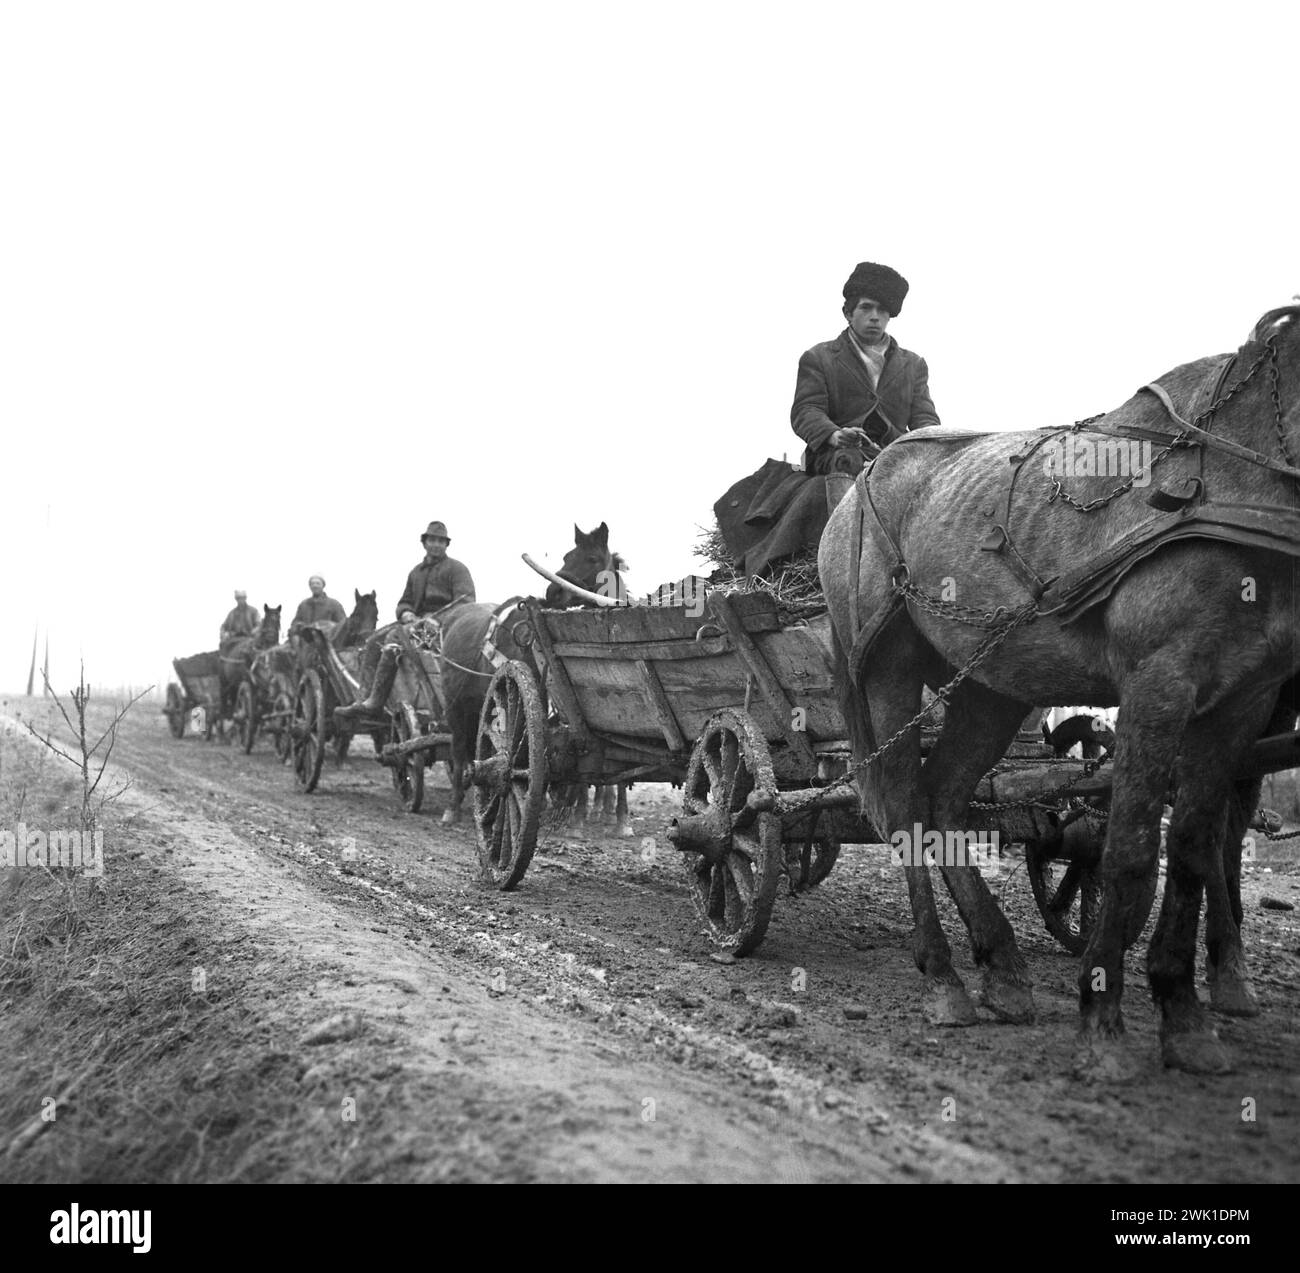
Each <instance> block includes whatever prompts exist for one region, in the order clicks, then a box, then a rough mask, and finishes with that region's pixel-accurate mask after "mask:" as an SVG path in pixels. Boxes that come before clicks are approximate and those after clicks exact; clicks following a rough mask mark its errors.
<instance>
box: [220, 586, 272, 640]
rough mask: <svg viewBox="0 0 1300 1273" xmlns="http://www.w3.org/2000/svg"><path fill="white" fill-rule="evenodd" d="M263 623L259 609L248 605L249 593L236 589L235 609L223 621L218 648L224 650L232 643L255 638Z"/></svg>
mask: <svg viewBox="0 0 1300 1273" xmlns="http://www.w3.org/2000/svg"><path fill="white" fill-rule="evenodd" d="M261 622H262V617H261V615H259V614H258V613H257V607H256V606H250V605H249V604H248V593H246V592H245V591H244V590H243V589H242V588H236V589H235V608H234V609H233V610H232V611H231V612H230V613H229V614H228V615H226V617H225V619H224V620H223V621H222V624H221V638H220V640H219V641H218V642H217V648H218V649H221V650H224V649H225V648H226V644H227V643H228V642H230V641H238V640H239V639H240V638H241V637H250V636H253V635H254V633H256V632H257V629H258V628H259V627H260V626H261Z"/></svg>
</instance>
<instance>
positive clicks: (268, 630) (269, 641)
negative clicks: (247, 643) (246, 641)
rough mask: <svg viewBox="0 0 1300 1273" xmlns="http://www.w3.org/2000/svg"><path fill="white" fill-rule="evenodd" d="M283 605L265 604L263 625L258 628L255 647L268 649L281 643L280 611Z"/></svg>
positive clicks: (256, 648) (254, 642)
mask: <svg viewBox="0 0 1300 1273" xmlns="http://www.w3.org/2000/svg"><path fill="white" fill-rule="evenodd" d="M283 608H284V607H283V606H263V607H262V625H261V627H259V628H258V629H257V637H256V639H255V640H254V641H253V649H255V650H266V649H269V648H270V647H271V646H273V645H279V644H280V611H281V610H282V609H283Z"/></svg>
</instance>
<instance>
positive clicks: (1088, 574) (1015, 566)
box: [849, 307, 1300, 676]
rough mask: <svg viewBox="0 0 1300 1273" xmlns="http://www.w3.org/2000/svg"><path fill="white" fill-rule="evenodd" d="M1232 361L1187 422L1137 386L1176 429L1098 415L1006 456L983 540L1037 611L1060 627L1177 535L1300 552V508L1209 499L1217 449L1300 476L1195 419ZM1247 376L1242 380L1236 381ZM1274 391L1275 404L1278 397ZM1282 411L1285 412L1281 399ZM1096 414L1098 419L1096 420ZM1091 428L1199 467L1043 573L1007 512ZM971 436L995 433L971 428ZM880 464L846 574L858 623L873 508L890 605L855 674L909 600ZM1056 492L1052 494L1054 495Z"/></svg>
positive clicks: (860, 488)
mask: <svg viewBox="0 0 1300 1273" xmlns="http://www.w3.org/2000/svg"><path fill="white" fill-rule="evenodd" d="M1280 313H1286V314H1290V315H1292V316H1294V315H1296V314H1300V307H1287V309H1286V310H1283V311H1276V310H1275V311H1272V312H1271V313H1270V314H1268V315H1265V317H1264V318H1263V319H1261V320H1260V323H1259V325H1258V326H1257V328H1256V330H1257V332H1258V331H1259V330H1260V329H1261V328H1262V327H1263V326H1264V325H1265V324H1266V323H1267V322H1269V321H1270V320H1272V319H1274V318H1276V317H1277V315H1278V314H1280ZM1272 354H1273V350H1272V349H1271V348H1270V350H1269V351H1268V354H1266V355H1265V356H1271V355H1272ZM1236 363H1237V355H1235V354H1234V355H1230V356H1225V357H1224V359H1223V360H1222V362H1221V363H1220V364H1219V365H1218V366H1216V367H1215V368H1212V369H1211V371H1210V374H1209V375H1208V376H1206V377H1205V379H1204V380H1203V381H1202V383H1201V384H1200V385H1199V386H1198V387H1197V389H1196V390H1195V392H1194V393H1193V395H1192V398H1191V402H1190V403H1189V404H1188V407H1187V413H1188V416H1190V417H1191V418H1190V419H1189V418H1187V417H1185V416H1183V415H1181V414H1180V413H1179V411H1178V410H1177V408H1176V407H1175V405H1174V402H1173V400H1172V399H1171V398H1170V396H1169V393H1168V392H1167V390H1166V389H1165V388H1164V386H1162V385H1160V384H1156V383H1152V384H1147V385H1143V386H1142V388H1141V389H1140V390H1139V392H1140V393H1141V392H1147V393H1150V394H1151V395H1152V396H1153V397H1155V399H1156V400H1157V401H1158V402H1159V403H1160V404H1161V406H1162V407H1163V408H1164V410H1165V412H1166V414H1167V415H1168V417H1169V418H1170V420H1171V421H1172V422H1173V424H1174V426H1175V430H1176V431H1175V432H1173V433H1170V432H1166V431H1164V430H1160V429H1153V428H1146V427H1142V426H1139V425H1130V424H1114V423H1101V424H1097V423H1094V422H1093V421H1082V422H1081V423H1080V424H1077V425H1074V426H1071V427H1070V428H1067V429H1048V430H1044V432H1043V434H1042V436H1041V437H1039V438H1037V439H1035V440H1034V441H1033V443H1032V444H1031V445H1030V446H1029V448H1028V449H1027V450H1026V451H1024V452H1023V453H1021V454H1017V455H1013V456H1011V457H1009V459H1010V466H1009V470H1008V473H1007V476H1006V479H1005V484H1004V488H1003V489H1004V492H1005V494H1004V495H1003V494H1001V493H1000V494H999V496H998V498H997V499H996V500H995V501H994V502H993V503H991V504H988V505H986V506H985V508H984V512H985V515H986V516H994V515H996V513H997V512H998V511H999V509H1000V511H1001V518H1000V519H999V520H997V521H995V522H994V523H993V526H992V528H991V530H990V531H989V533H988V535H987V536H986V537H985V539H984V541H983V542H982V544H981V545H980V546H981V548H982V549H983V550H984V551H986V552H992V553H998V554H1000V555H1001V556H1002V557H1003V559H1004V560H1005V561H1006V563H1007V565H1008V567H1009V568H1010V569H1011V570H1012V572H1013V573H1014V574H1015V575H1016V577H1017V578H1018V579H1019V580H1020V582H1021V583H1022V584H1023V585H1024V586H1025V588H1026V589H1027V591H1028V593H1029V595H1030V597H1031V599H1032V600H1033V602H1034V603H1036V604H1037V606H1038V607H1039V608H1038V611H1037V613H1038V614H1039V615H1054V616H1056V617H1058V618H1059V619H1060V621H1061V622H1062V623H1071V622H1074V621H1075V620H1077V619H1079V618H1080V617H1081V616H1082V615H1084V614H1085V613H1087V612H1088V611H1089V610H1091V609H1092V608H1093V607H1095V606H1096V605H1098V604H1100V603H1101V602H1103V601H1105V600H1106V599H1107V598H1108V597H1109V596H1110V595H1111V593H1112V592H1113V591H1114V589H1115V587H1116V585H1117V584H1118V583H1119V582H1120V581H1121V580H1122V579H1123V578H1124V576H1125V575H1127V574H1128V572H1129V571H1130V570H1131V569H1132V568H1133V567H1134V566H1135V565H1136V564H1137V563H1138V562H1140V561H1142V560H1143V559H1144V558H1146V557H1149V556H1150V555H1151V554H1152V553H1154V552H1156V551H1158V550H1159V549H1160V548H1162V547H1164V546H1165V545H1166V544H1170V543H1174V542H1176V541H1178V540H1184V539H1202V540H1212V541H1217V542H1221V543H1229V544H1237V545H1241V546H1243V547H1249V548H1260V549H1266V550H1268V551H1271V552H1278V553H1282V554H1284V555H1286V556H1290V557H1296V558H1300V507H1293V506H1290V505H1281V504H1248V503H1240V502H1227V501H1214V500H1211V499H1210V498H1209V496H1208V493H1207V490H1206V483H1205V454H1206V451H1207V450H1216V451H1219V452H1221V453H1223V454H1225V455H1229V456H1232V457H1234V458H1236V459H1241V460H1245V461H1247V462H1249V463H1251V464H1254V465H1257V466H1258V467H1261V468H1264V469H1267V470H1268V471H1269V472H1273V473H1278V474H1280V475H1282V476H1284V477H1288V478H1290V479H1292V480H1293V481H1297V482H1300V468H1297V467H1295V466H1293V465H1291V464H1289V463H1284V462H1282V461H1280V460H1275V459H1273V458H1271V457H1270V456H1267V455H1264V454H1262V453H1261V452H1258V451H1255V450H1252V449H1251V448H1249V447H1246V446H1242V445H1241V444H1240V443H1237V442H1233V441H1232V440H1231V439H1229V438H1224V437H1221V436H1219V435H1217V434H1214V433H1211V432H1210V431H1209V430H1208V429H1204V428H1202V427H1200V425H1199V424H1197V423H1194V421H1198V420H1202V419H1206V418H1207V417H1210V416H1212V415H1213V414H1214V412H1215V411H1216V410H1217V409H1218V407H1219V406H1220V405H1221V394H1222V392H1223V388H1224V385H1225V384H1226V383H1227V380H1228V377H1229V375H1230V373H1231V371H1232V369H1233V367H1234V366H1235V365H1236ZM1251 374H1253V370H1252V372H1251V373H1248V375H1247V377H1245V379H1249V377H1250V375H1251ZM1243 382H1244V381H1243ZM1243 382H1239V385H1240V384H1241V383H1243ZM1229 396H1230V395H1229ZM1274 397H1275V402H1276V394H1275V395H1274ZM1278 410H1279V411H1280V405H1279V406H1278ZM1095 419H1099V417H1094V420H1095ZM1085 428H1086V430H1087V431H1088V432H1090V433H1094V434H1100V435H1102V436H1108V437H1115V438H1121V439H1125V440H1137V441H1145V442H1151V443H1154V444H1158V445H1161V446H1166V447H1179V448H1187V449H1194V450H1195V451H1196V453H1197V456H1198V466H1197V468H1198V472H1197V474H1196V475H1195V476H1190V477H1185V478H1182V479H1180V480H1178V481H1177V482H1175V483H1174V484H1172V485H1169V486H1161V487H1157V488H1156V489H1154V490H1153V491H1152V492H1151V493H1150V494H1149V495H1148V497H1147V503H1148V504H1149V505H1151V507H1152V508H1153V509H1154V510H1155V512H1154V514H1153V516H1151V517H1150V518H1148V519H1146V520H1145V521H1143V522H1141V523H1140V524H1139V525H1137V526H1134V527H1133V528H1132V529H1131V530H1129V531H1127V532H1126V533H1125V534H1123V535H1122V536H1120V537H1119V538H1118V539H1117V540H1115V541H1114V542H1113V543H1111V544H1109V545H1108V546H1107V547H1106V548H1105V549H1103V550H1102V551H1101V552H1100V553H1098V554H1096V555H1095V556H1094V557H1092V558H1091V559H1090V560H1089V561H1087V562H1085V563H1084V564H1083V565H1081V566H1079V567H1076V568H1075V569H1073V570H1070V571H1068V572H1066V573H1065V574H1063V575H1060V576H1053V577H1051V578H1048V579H1044V578H1042V577H1041V576H1040V575H1039V573H1038V572H1037V571H1036V570H1035V569H1034V568H1033V566H1032V565H1031V564H1030V562H1029V561H1028V560H1027V559H1026V557H1025V556H1024V555H1023V554H1022V553H1021V552H1020V551H1019V549H1018V548H1017V546H1016V544H1015V541H1014V538H1013V536H1012V533H1011V512H1012V503H1013V499H1014V495H1015V489H1016V481H1017V479H1018V478H1019V476H1020V473H1021V472H1022V470H1023V469H1024V467H1025V464H1026V462H1027V461H1028V460H1029V459H1030V457H1031V456H1033V455H1034V454H1035V453H1036V452H1037V451H1038V450H1039V449H1040V448H1042V447H1043V446H1045V445H1048V444H1050V443H1052V442H1055V441H1056V440H1058V439H1060V438H1062V437H1064V436H1066V435H1068V434H1070V433H1076V432H1080V431H1082V430H1083V429H1085ZM959 436H961V435H960V434H958V433H957V431H956V430H944V431H942V432H940V431H937V430H936V431H930V430H926V431H923V432H921V433H918V434H915V435H912V434H907V435H904V436H903V437H902V438H900V439H899V440H898V441H896V442H894V443H893V444H892V445H893V446H902V445H904V444H906V443H913V444H915V443H918V442H925V441H932V440H936V439H937V440H947V439H952V438H954V437H959ZM967 436H971V437H987V436H990V435H989V434H980V433H976V432H974V431H971V432H969V433H968V434H967ZM1288 458H1289V457H1288ZM875 463H876V462H875V461H874V460H873V461H872V463H871V464H870V465H868V466H867V468H865V469H864V470H863V471H862V472H861V473H860V474H859V475H858V478H857V482H856V485H857V492H858V509H859V512H858V516H857V518H855V519H854V525H853V529H852V533H851V538H850V562H851V568H850V575H849V578H850V612H849V613H850V622H851V623H852V624H853V625H854V626H855V628H856V625H857V623H858V589H859V575H860V567H861V556H862V540H863V536H864V534H865V531H866V519H867V516H868V511H869V512H870V515H871V516H872V517H873V518H874V520H875V526H876V528H877V529H878V530H879V531H880V533H881V534H882V535H883V536H884V538H885V541H886V542H887V543H888V545H889V547H890V550H891V552H892V554H893V562H892V566H891V585H892V586H891V593H890V601H889V604H888V605H886V606H884V607H882V608H881V609H879V610H878V611H877V612H876V613H875V614H874V615H873V616H872V617H871V619H870V620H869V621H868V622H867V624H866V625H864V626H863V627H862V628H860V629H858V630H857V631H855V632H854V635H853V643H852V647H851V649H850V652H849V668H850V671H851V673H852V674H853V675H854V676H856V674H857V671H858V669H859V668H860V667H861V666H862V661H863V660H864V659H865V658H866V656H867V654H868V653H869V651H870V649H871V647H872V646H873V645H874V644H875V642H876V641H877V640H878V639H879V637H880V635H881V633H882V632H883V631H884V630H885V628H886V627H887V626H888V625H889V623H890V621H891V620H892V619H893V618H894V616H895V615H897V614H898V612H899V611H900V610H901V609H902V608H903V607H904V605H905V598H904V596H903V595H902V592H901V590H900V585H901V584H902V583H904V582H906V580H907V564H906V562H905V560H904V558H903V553H902V550H901V549H900V547H899V545H898V542H897V540H896V538H895V536H894V534H893V533H892V532H891V530H890V528H889V527H888V526H887V525H886V524H885V521H884V519H883V518H882V517H881V515H880V511H879V509H877V507H876V505H875V501H874V500H873V499H872V494H871V485H870V481H869V478H870V475H871V471H872V469H873V468H874V467H875ZM1051 498H1053V499H1054V498H1055V495H1053V496H1052V497H1051Z"/></svg>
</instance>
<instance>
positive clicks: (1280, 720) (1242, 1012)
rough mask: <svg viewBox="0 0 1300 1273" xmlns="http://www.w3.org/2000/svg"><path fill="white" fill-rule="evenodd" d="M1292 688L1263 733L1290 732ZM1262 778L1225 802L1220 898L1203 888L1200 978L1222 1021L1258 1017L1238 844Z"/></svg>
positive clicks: (1241, 785) (1239, 786)
mask: <svg viewBox="0 0 1300 1273" xmlns="http://www.w3.org/2000/svg"><path fill="white" fill-rule="evenodd" d="M1295 718H1296V710H1295V693H1294V687H1293V686H1292V685H1288V686H1286V687H1284V688H1283V690H1282V693H1281V695H1280V696H1279V698H1278V701H1277V704H1276V706H1275V707H1274V708H1273V713H1272V715H1271V716H1270V717H1269V721H1268V724H1267V725H1266V726H1265V728H1264V733H1265V734H1266V735H1269V734H1281V733H1286V732H1289V731H1290V730H1291V729H1292V728H1293V727H1294V726H1295ZM1263 786H1264V780H1263V779H1262V778H1248V779H1243V780H1241V781H1238V782H1236V783H1234V784H1233V792H1232V796H1231V798H1230V799H1229V802H1228V816H1227V825H1226V830H1225V832H1224V838H1223V852H1222V854H1221V855H1220V862H1221V864H1222V868H1223V892H1222V893H1220V891H1219V886H1218V881H1217V880H1216V881H1215V882H1214V884H1213V885H1212V886H1209V887H1208V888H1207V905H1206V915H1205V977H1206V981H1207V982H1208V983H1209V987H1210V1004H1211V1006H1212V1007H1213V1008H1214V1010H1215V1011H1216V1012H1222V1013H1224V1014H1225V1015H1226V1016H1233V1017H1254V1016H1258V1015H1259V1000H1258V999H1257V998H1256V997H1255V990H1254V987H1253V986H1252V985H1251V984H1250V971H1249V969H1248V968H1247V965H1246V953H1245V951H1244V949H1243V948H1242V945H1241V924H1242V910H1241V841H1242V837H1243V836H1244V835H1245V833H1246V827H1247V825H1248V824H1249V822H1250V819H1251V818H1252V817H1253V816H1254V813H1255V810H1256V809H1257V808H1258V807H1259V796H1260V792H1261V791H1262V789H1263Z"/></svg>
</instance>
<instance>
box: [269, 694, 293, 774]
mask: <svg viewBox="0 0 1300 1273" xmlns="http://www.w3.org/2000/svg"><path fill="white" fill-rule="evenodd" d="M272 711H274V712H275V754H276V755H277V756H279V757H280V762H281V763H282V764H286V765H287V764H288V763H289V761H290V760H291V759H292V758H293V727H292V723H291V722H292V719H293V690H292V688H291V686H289V685H286V684H285V683H284V682H282V681H278V680H277V681H276V685H275V699H274V702H273V705H272Z"/></svg>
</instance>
